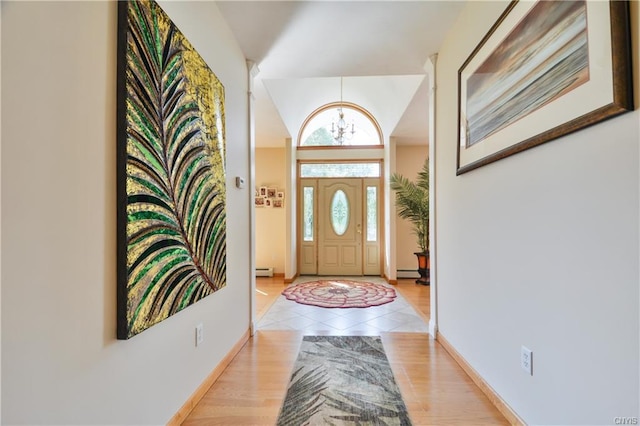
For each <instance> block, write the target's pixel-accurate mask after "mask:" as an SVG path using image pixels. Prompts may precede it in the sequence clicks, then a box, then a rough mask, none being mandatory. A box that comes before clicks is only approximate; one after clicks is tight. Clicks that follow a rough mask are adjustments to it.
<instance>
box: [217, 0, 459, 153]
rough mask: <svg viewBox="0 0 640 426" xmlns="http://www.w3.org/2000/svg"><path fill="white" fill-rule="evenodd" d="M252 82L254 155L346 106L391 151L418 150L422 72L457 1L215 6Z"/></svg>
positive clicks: (423, 116) (423, 122)
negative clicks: (367, 120) (332, 106)
mask: <svg viewBox="0 0 640 426" xmlns="http://www.w3.org/2000/svg"><path fill="white" fill-rule="evenodd" d="M217 4H218V7H219V9H220V11H221V13H222V15H223V17H224V18H225V20H226V21H227V23H228V25H229V27H230V29H231V31H232V32H233V33H234V35H235V37H236V39H237V40H238V43H239V44H240V48H241V49H242V51H243V52H244V55H245V57H246V58H247V59H249V60H252V61H253V62H254V63H255V64H256V65H257V67H258V69H259V73H258V74H257V76H256V78H255V87H254V96H255V114H256V146H257V147H278V146H284V141H285V139H286V138H290V137H291V138H294V139H295V138H297V136H298V131H299V129H300V125H301V124H302V122H303V121H304V119H305V118H306V117H307V116H308V115H309V114H310V113H311V112H313V111H314V110H315V109H316V108H318V107H320V106H321V105H324V104H327V103H329V102H335V101H339V100H340V93H341V91H340V78H341V77H344V78H343V92H342V99H343V100H344V101H347V102H353V103H356V104H358V105H360V106H362V107H364V108H365V109H367V110H368V111H369V112H371V113H372V114H373V115H374V117H376V119H377V120H378V122H379V123H380V126H381V127H382V131H383V134H384V135H390V136H392V137H395V139H396V141H397V142H398V143H399V144H411V145H415V144H427V139H428V127H427V117H428V96H429V95H428V88H427V79H426V78H425V71H424V65H425V63H426V62H427V59H428V58H429V56H431V55H432V54H434V53H437V52H438V50H439V48H440V45H441V43H442V41H443V38H444V36H445V34H446V32H447V30H448V29H449V28H450V27H451V25H452V24H453V22H454V20H455V19H456V18H457V16H458V13H459V12H460V10H461V9H462V7H463V4H464V3H463V2H461V1H426V0H422V1H237V0H236V1H218V2H217Z"/></svg>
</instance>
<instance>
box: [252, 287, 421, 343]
mask: <svg viewBox="0 0 640 426" xmlns="http://www.w3.org/2000/svg"><path fill="white" fill-rule="evenodd" d="M318 279H322V280H330V279H340V277H299V278H297V279H296V280H295V281H294V283H293V284H291V285H295V284H298V283H302V282H307V281H315V280H318ZM346 279H350V280H356V281H357V280H362V281H369V282H373V283H376V284H382V285H386V286H389V284H387V283H386V282H385V280H383V279H382V278H378V277H347V278H346ZM390 287H393V286H390ZM396 295H397V297H396V299H395V300H394V301H393V302H390V303H387V304H385V305H381V306H371V307H369V308H345V309H341V308H320V307H316V306H309V305H302V304H300V303H296V302H294V301H291V300H287V298H285V297H284V296H283V295H280V296H278V299H276V301H275V302H274V303H273V305H271V307H270V308H269V310H268V311H267V312H266V313H265V314H264V315H263V317H262V318H261V319H260V320H259V321H258V329H259V330H300V331H303V332H304V333H307V334H331V335H358V334H364V335H371V334H377V333H380V332H389V331H391V332H414V333H428V332H429V327H428V325H427V324H426V323H425V321H424V320H423V319H422V317H420V315H418V313H417V312H416V311H415V310H414V309H413V307H412V306H411V305H410V304H409V303H408V302H407V301H406V300H405V299H404V298H403V297H402V295H401V294H400V292H398V291H396Z"/></svg>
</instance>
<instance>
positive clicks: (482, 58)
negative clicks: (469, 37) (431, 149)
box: [456, 0, 633, 175]
mask: <svg viewBox="0 0 640 426" xmlns="http://www.w3.org/2000/svg"><path fill="white" fill-rule="evenodd" d="M628 9H629V4H628V2H627V1H624V0H623V1H610V2H609V1H585V0H575V1H554V0H552V1H544V0H541V1H537V2H518V1H514V2H512V3H510V4H509V6H508V7H507V9H506V10H505V11H504V13H503V14H502V15H501V16H500V17H499V18H498V20H497V22H496V23H495V24H494V25H493V27H492V28H491V29H490V30H489V32H488V34H487V35H486V36H485V37H484V38H483V39H482V41H481V42H480V44H479V45H478V46H477V47H476V48H475V50H474V51H473V52H472V53H471V55H470V56H469V58H468V59H467V60H466V61H465V62H464V64H463V65H462V67H461V68H460V70H459V72H458V96H459V102H458V124H459V125H458V127H459V129H458V156H457V170H456V172H457V174H458V175H460V174H462V173H465V172H468V171H470V170H473V169H475V168H478V167H480V166H483V165H486V164H489V163H492V162H494V161H497V160H500V159H502V158H504V157H507V156H510V155H512V154H515V153H518V152H520V151H523V150H526V149H529V148H532V147H534V146H536V145H540V144H542V143H545V142H548V141H550V140H553V139H555V138H558V137H560V136H563V135H565V134H568V133H571V132H574V131H576V130H579V129H581V128H584V127H586V126H589V125H592V124H595V123H597V122H599V121H602V120H605V119H607V118H611V117H614V116H616V115H618V114H621V113H624V112H626V111H630V110H632V109H633V93H632V92H633V90H632V77H631V45H630V30H629V12H628Z"/></svg>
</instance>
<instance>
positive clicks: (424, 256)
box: [413, 251, 431, 285]
mask: <svg viewBox="0 0 640 426" xmlns="http://www.w3.org/2000/svg"><path fill="white" fill-rule="evenodd" d="M413 254H415V255H416V256H417V257H418V273H419V274H420V278H418V279H417V280H416V284H422V285H429V283H430V279H429V268H430V267H431V262H430V260H429V251H425V252H420V253H413Z"/></svg>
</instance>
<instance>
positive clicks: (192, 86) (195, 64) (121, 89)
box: [117, 1, 226, 339]
mask: <svg viewBox="0 0 640 426" xmlns="http://www.w3.org/2000/svg"><path fill="white" fill-rule="evenodd" d="M117 90H118V93H117V127H118V128H117V138H118V140H117V180H118V182H117V194H118V195H117V201H118V206H117V208H118V221H117V227H118V244H117V246H118V299H117V309H118V312H117V320H118V324H117V337H118V338H119V339H128V338H130V337H132V336H134V335H136V334H138V333H140V332H142V331H144V330H145V329H147V328H149V327H151V326H153V325H154V324H157V323H159V322H160V321H163V320H164V319H166V318H168V317H169V316H171V315H173V314H175V313H177V312H179V311H181V310H182V309H185V308H187V307H188V306H190V305H192V304H193V303H195V302H197V301H198V300H200V299H202V298H204V297H206V296H208V295H210V294H212V293H214V292H216V291H217V290H219V289H221V288H222V287H224V286H225V285H226V207H225V206H226V202H225V199H226V187H225V127H224V123H225V115H224V87H223V86H222V84H221V83H220V81H219V80H218V78H217V77H216V75H215V74H214V73H213V72H212V71H211V69H209V67H208V65H207V64H206V63H205V62H204V60H203V59H202V57H201V56H200V55H199V54H198V52H196V50H195V49H194V48H193V46H192V45H191V44H190V43H189V41H188V40H187V39H186V38H185V37H184V35H182V33H181V32H180V30H178V28H176V26H175V25H174V24H173V22H172V21H171V20H170V19H169V17H168V16H167V15H166V14H165V13H164V11H163V10H162V9H161V8H160V6H158V4H156V3H155V2H153V1H122V2H119V3H118V88H117Z"/></svg>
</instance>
